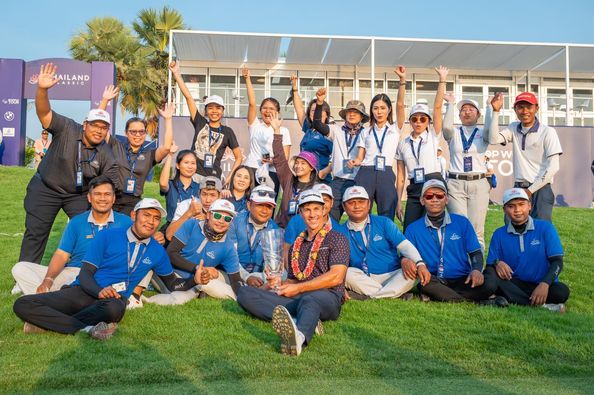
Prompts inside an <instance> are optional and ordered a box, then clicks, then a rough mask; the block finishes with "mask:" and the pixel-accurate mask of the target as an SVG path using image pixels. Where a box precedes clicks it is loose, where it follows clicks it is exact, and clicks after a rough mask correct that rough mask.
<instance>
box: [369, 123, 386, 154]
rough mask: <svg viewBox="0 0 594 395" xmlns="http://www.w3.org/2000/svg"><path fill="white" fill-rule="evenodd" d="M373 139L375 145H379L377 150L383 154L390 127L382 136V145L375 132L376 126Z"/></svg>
mask: <svg viewBox="0 0 594 395" xmlns="http://www.w3.org/2000/svg"><path fill="white" fill-rule="evenodd" d="M372 131H373V137H374V138H375V144H376V145H377V149H379V152H380V154H381V153H382V148H383V147H384V140H385V139H386V134H387V132H388V126H386V127H385V128H384V134H383V136H382V142H381V143H380V142H379V140H378V138H377V133H376V132H375V126H374V127H373V128H372Z"/></svg>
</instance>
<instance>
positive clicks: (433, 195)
mask: <svg viewBox="0 0 594 395" xmlns="http://www.w3.org/2000/svg"><path fill="white" fill-rule="evenodd" d="M433 198H437V200H443V199H444V198H445V193H426V194H424V195H423V199H425V200H433Z"/></svg>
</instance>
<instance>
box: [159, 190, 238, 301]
mask: <svg viewBox="0 0 594 395" xmlns="http://www.w3.org/2000/svg"><path fill="white" fill-rule="evenodd" d="M235 215H236V212H235V207H234V206H233V203H231V202H230V201H228V200H225V199H218V200H215V201H214V202H213V203H212V204H211V205H210V208H209V212H208V217H207V219H206V220H205V221H198V220H196V219H194V218H190V219H188V220H187V221H186V222H184V224H183V225H182V226H181V228H179V230H178V231H177V232H176V233H175V236H173V239H171V242H170V243H169V246H168V247H167V254H168V255H169V258H170V259H171V263H172V264H173V267H174V268H175V272H176V274H177V275H178V276H180V277H182V278H189V277H192V276H193V275H194V273H195V271H196V270H197V268H198V267H199V265H198V262H201V261H203V262H204V272H205V273H206V275H207V277H208V281H203V282H202V283H201V284H202V285H200V286H199V287H196V288H195V289H191V290H188V291H186V292H171V293H170V294H160V295H155V296H152V297H150V298H148V300H147V301H148V302H149V303H156V304H160V305H171V304H184V303H187V302H189V301H190V300H192V299H194V298H195V297H196V296H198V294H199V293H200V292H203V293H204V294H206V295H208V296H212V297H213V298H218V299H233V300H235V290H234V288H238V287H239V286H240V285H241V276H240V274H239V271H240V268H239V267H240V265H239V257H238V256H237V250H236V248H235V245H234V244H233V242H232V241H231V240H230V239H229V238H228V237H227V231H228V230H229V226H230V223H231V221H233V218H234V217H235ZM217 268H220V269H221V270H217Z"/></svg>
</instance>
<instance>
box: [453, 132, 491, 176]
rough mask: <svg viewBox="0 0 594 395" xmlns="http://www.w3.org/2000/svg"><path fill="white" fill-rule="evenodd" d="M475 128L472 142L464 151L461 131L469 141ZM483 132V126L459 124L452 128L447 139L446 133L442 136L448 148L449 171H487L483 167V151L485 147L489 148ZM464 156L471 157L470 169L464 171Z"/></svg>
mask: <svg viewBox="0 0 594 395" xmlns="http://www.w3.org/2000/svg"><path fill="white" fill-rule="evenodd" d="M475 129H477V131H476V134H475V135H474V138H473V140H472V144H470V147H468V152H467V153H464V144H463V141H462V134H461V133H464V137H465V138H466V141H468V142H470V141H469V139H470V137H471V136H472V133H473V132H474V130H475ZM483 133H484V130H483V128H481V127H478V126H476V125H474V126H462V125H461V126H458V127H457V128H455V129H454V133H453V136H451V138H449V139H448V138H447V137H448V135H446V134H444V138H445V140H446V141H447V142H448V146H449V148H450V173H458V174H462V173H470V174H477V173H486V172H487V168H486V167H485V152H487V148H489V143H488V142H486V141H485V140H483ZM464 157H471V158H472V171H470V172H465V171H464Z"/></svg>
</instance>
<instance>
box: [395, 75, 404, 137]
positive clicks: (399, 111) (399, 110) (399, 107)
mask: <svg viewBox="0 0 594 395" xmlns="http://www.w3.org/2000/svg"><path fill="white" fill-rule="evenodd" d="M394 72H395V73H396V75H397V76H398V78H399V79H400V82H399V83H398V98H397V99H396V123H397V125H398V129H402V127H403V126H404V122H405V121H406V113H405V112H404V99H405V97H406V67H404V66H403V65H398V67H396V68H395V69H394Z"/></svg>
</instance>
